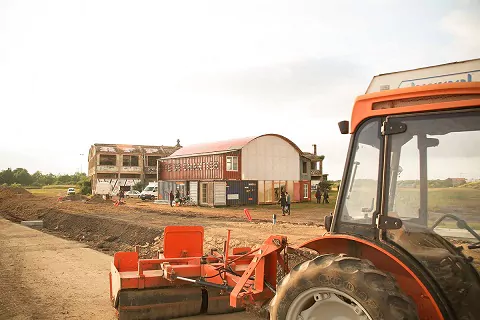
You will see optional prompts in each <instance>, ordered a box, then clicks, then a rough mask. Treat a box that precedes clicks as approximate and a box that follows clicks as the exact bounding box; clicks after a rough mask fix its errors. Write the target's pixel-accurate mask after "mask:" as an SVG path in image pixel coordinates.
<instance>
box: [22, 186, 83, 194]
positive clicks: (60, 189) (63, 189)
mask: <svg viewBox="0 0 480 320" xmlns="http://www.w3.org/2000/svg"><path fill="white" fill-rule="evenodd" d="M56 187H57V188H52V187H51V186H49V188H42V189H29V190H28V191H29V192H31V193H32V194H35V195H40V196H59V195H61V196H65V195H67V189H68V188H73V186H56ZM79 192H80V190H79V189H77V188H75V193H79Z"/></svg>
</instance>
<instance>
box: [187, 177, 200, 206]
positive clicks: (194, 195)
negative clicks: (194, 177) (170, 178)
mask: <svg viewBox="0 0 480 320" xmlns="http://www.w3.org/2000/svg"><path fill="white" fill-rule="evenodd" d="M188 184H189V186H188V187H189V189H190V191H189V192H190V201H192V202H193V203H195V204H197V203H198V181H190V182H189V183H188Z"/></svg>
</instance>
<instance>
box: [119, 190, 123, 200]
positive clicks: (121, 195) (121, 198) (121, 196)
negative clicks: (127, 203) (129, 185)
mask: <svg viewBox="0 0 480 320" xmlns="http://www.w3.org/2000/svg"><path fill="white" fill-rule="evenodd" d="M118 197H119V198H120V201H122V200H123V199H125V192H124V191H123V190H120V192H119V193H118Z"/></svg>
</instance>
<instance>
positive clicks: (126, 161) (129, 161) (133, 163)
mask: <svg viewBox="0 0 480 320" xmlns="http://www.w3.org/2000/svg"><path fill="white" fill-rule="evenodd" d="M123 166H124V167H138V156H126V155H124V156H123Z"/></svg>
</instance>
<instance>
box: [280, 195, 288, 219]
mask: <svg viewBox="0 0 480 320" xmlns="http://www.w3.org/2000/svg"><path fill="white" fill-rule="evenodd" d="M278 202H280V206H282V216H284V215H285V210H286V207H287V198H286V197H285V192H284V191H282V193H281V194H280V200H278Z"/></svg>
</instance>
